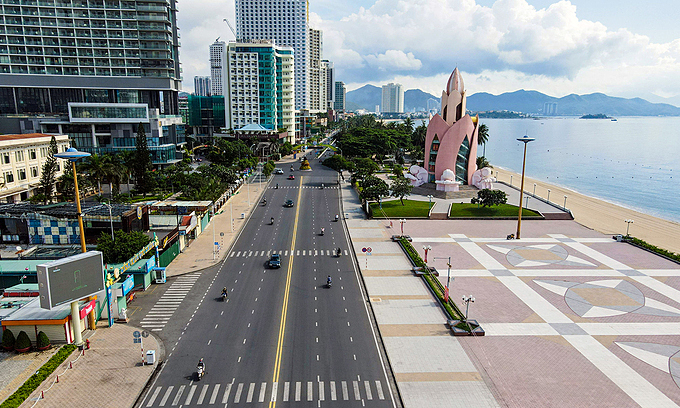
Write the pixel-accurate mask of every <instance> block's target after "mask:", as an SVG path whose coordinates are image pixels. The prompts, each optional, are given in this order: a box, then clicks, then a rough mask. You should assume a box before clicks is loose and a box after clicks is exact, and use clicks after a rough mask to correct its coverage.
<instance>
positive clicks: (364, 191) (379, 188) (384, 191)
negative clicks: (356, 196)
mask: <svg viewBox="0 0 680 408" xmlns="http://www.w3.org/2000/svg"><path fill="white" fill-rule="evenodd" d="M360 186H361V193H360V196H361V198H362V199H363V200H365V201H380V199H381V198H382V197H387V196H389V195H390V189H389V187H388V186H387V183H385V181H383V180H381V179H379V178H377V177H376V176H367V177H366V178H364V179H363V180H362V181H361V183H360Z"/></svg>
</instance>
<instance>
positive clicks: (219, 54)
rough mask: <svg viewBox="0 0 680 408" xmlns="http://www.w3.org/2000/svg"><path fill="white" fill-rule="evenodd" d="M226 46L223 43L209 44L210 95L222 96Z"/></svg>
mask: <svg viewBox="0 0 680 408" xmlns="http://www.w3.org/2000/svg"><path fill="white" fill-rule="evenodd" d="M226 51H227V46H226V44H225V42H224V41H217V40H215V42H214V43H212V44H210V89H211V91H210V94H211V95H224V69H225V64H226V61H227V54H226Z"/></svg>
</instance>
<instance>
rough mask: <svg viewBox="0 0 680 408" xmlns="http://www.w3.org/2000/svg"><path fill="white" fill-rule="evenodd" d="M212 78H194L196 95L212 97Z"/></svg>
mask: <svg viewBox="0 0 680 408" xmlns="http://www.w3.org/2000/svg"><path fill="white" fill-rule="evenodd" d="M210 92H211V91H210V77H207V76H195V77H194V95H198V96H210V95H212V94H211V93H210Z"/></svg>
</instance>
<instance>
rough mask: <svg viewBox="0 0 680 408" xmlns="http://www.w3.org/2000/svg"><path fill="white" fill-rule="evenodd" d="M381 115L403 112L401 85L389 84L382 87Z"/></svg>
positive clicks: (402, 88)
mask: <svg viewBox="0 0 680 408" xmlns="http://www.w3.org/2000/svg"><path fill="white" fill-rule="evenodd" d="M381 110H382V112H383V113H403V112H404V87H403V86H402V85H401V84H393V83H389V84H387V85H383V86H382V106H381Z"/></svg>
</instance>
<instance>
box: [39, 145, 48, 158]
mask: <svg viewBox="0 0 680 408" xmlns="http://www.w3.org/2000/svg"><path fill="white" fill-rule="evenodd" d="M40 157H47V147H41V148H40Z"/></svg>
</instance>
